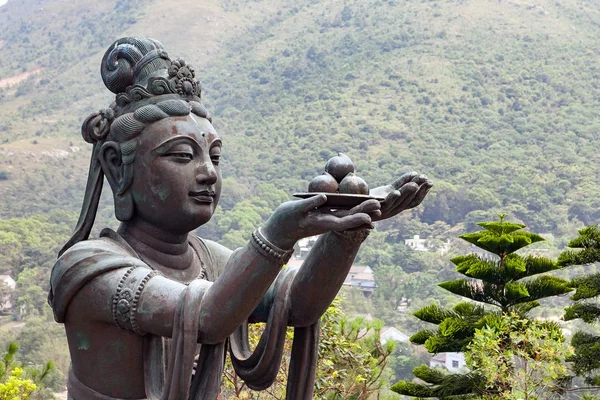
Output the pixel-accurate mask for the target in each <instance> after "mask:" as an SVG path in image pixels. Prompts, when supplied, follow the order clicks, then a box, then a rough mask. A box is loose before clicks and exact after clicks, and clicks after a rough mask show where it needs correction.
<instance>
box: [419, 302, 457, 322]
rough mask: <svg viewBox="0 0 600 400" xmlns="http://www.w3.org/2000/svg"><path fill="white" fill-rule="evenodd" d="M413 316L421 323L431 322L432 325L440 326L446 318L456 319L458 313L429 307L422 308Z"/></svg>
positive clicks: (433, 306) (432, 306)
mask: <svg viewBox="0 0 600 400" xmlns="http://www.w3.org/2000/svg"><path fill="white" fill-rule="evenodd" d="M413 315H414V316H415V317H417V318H419V319H420V320H421V321H425V322H429V323H432V324H439V323H441V322H442V321H443V320H445V319H446V318H452V317H456V316H457V315H456V313H455V312H453V311H450V310H445V309H443V308H442V307H439V306H437V305H434V304H432V305H429V306H425V307H423V308H421V309H420V310H418V311H416V312H414V313H413Z"/></svg>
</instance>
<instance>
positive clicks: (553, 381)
mask: <svg viewBox="0 0 600 400" xmlns="http://www.w3.org/2000/svg"><path fill="white" fill-rule="evenodd" d="M564 341H565V340H564V337H563V335H562V332H561V329H560V327H559V326H558V325H557V324H553V323H547V322H539V321H535V320H529V319H524V318H521V317H519V316H517V315H516V314H511V315H502V316H491V317H490V318H487V323H486V326H485V327H483V328H482V329H478V330H477V331H476V332H475V335H474V337H473V340H472V341H471V343H470V344H469V345H468V347H467V351H466V353H465V359H466V361H467V366H468V367H469V369H470V370H472V371H476V373H477V375H478V376H479V379H477V380H476V382H477V387H476V388H475V390H474V391H473V392H474V393H475V394H476V396H475V398H479V399H511V400H517V399H523V398H525V399H551V398H558V395H559V394H560V392H562V390H563V389H562V388H561V387H557V384H560V383H561V382H562V381H563V380H564V379H565V378H567V376H568V371H567V367H566V365H565V363H564V360H565V359H566V358H567V357H569V356H570V355H571V352H570V350H569V349H568V347H567V346H566V345H565V343H564Z"/></svg>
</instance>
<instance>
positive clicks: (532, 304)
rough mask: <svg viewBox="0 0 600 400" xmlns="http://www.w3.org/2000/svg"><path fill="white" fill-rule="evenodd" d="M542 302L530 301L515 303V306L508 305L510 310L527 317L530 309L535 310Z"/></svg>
mask: <svg viewBox="0 0 600 400" xmlns="http://www.w3.org/2000/svg"><path fill="white" fill-rule="evenodd" d="M539 306H540V303H539V302H538V301H528V302H526V303H521V304H515V305H513V306H509V307H508V311H509V312H513V313H515V314H517V315H519V316H521V317H526V316H527V314H528V313H529V311H531V310H533V309H534V308H536V307H539Z"/></svg>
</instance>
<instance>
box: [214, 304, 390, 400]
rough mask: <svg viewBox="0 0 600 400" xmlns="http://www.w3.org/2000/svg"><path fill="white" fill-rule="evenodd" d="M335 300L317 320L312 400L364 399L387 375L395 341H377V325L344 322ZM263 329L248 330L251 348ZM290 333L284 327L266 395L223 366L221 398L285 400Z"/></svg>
mask: <svg viewBox="0 0 600 400" xmlns="http://www.w3.org/2000/svg"><path fill="white" fill-rule="evenodd" d="M339 303H340V300H339V299H336V300H334V302H333V304H332V305H331V306H330V307H329V308H328V309H327V311H326V313H325V314H324V315H323V317H322V321H321V332H320V340H319V359H318V364H317V375H316V382H315V397H316V398H317V399H335V400H350V399H367V398H369V396H370V395H371V394H374V393H378V392H379V391H380V389H382V387H383V386H384V385H385V384H386V382H387V378H388V376H389V374H390V371H389V369H388V368H387V365H388V362H389V357H390V355H391V354H392V352H393V351H394V348H395V343H394V342H388V343H385V344H381V343H380V339H379V334H380V331H381V328H382V326H383V324H382V323H381V321H377V320H375V321H365V320H364V319H362V318H358V319H349V318H347V317H346V315H345V314H344V313H343V312H342V310H341V309H340V308H339ZM262 329H263V327H262V326H261V325H253V326H250V332H249V335H250V342H251V344H253V345H256V344H257V343H258V341H259V339H260V334H261V331H262ZM292 338H293V331H292V329H291V328H290V329H288V340H287V341H286V345H285V346H286V350H285V352H286V355H285V356H284V359H283V363H282V368H281V370H280V373H279V375H278V377H277V380H276V382H275V383H274V384H273V386H271V387H270V388H269V389H267V390H266V391H265V392H254V391H251V390H249V389H248V388H247V387H245V384H244V383H243V382H242V381H240V380H239V378H238V377H237V376H236V375H235V372H234V370H233V367H232V366H231V364H230V363H229V361H228V363H227V365H226V368H225V381H224V386H225V388H226V389H225V392H223V393H222V395H224V396H230V395H231V396H235V398H243V399H259V398H265V397H264V396H265V395H266V396H267V397H266V398H269V399H284V398H285V386H286V383H287V375H286V374H287V369H288V366H289V354H290V352H291V339H292Z"/></svg>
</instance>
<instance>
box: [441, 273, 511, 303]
mask: <svg viewBox="0 0 600 400" xmlns="http://www.w3.org/2000/svg"><path fill="white" fill-rule="evenodd" d="M438 286H439V287H441V288H442V289H446V290H447V291H449V292H451V293H454V294H457V295H459V296H462V297H467V298H469V299H471V300H475V301H479V302H482V303H487V304H491V305H495V306H500V304H501V303H500V302H499V301H498V299H497V297H496V296H494V290H493V289H494V288H495V287H491V285H486V284H484V283H483V282H480V281H476V280H471V279H457V280H454V281H448V282H443V283H440V284H439V285H438ZM490 289H492V290H490Z"/></svg>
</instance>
